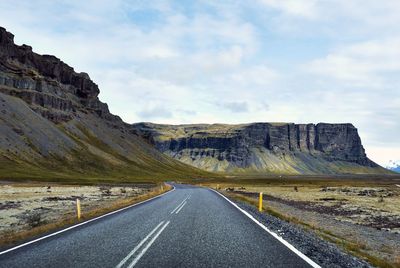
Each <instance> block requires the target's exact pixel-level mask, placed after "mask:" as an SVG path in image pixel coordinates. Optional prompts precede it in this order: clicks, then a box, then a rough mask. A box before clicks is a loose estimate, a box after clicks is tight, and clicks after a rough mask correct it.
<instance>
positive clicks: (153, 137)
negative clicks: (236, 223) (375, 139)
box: [132, 123, 390, 174]
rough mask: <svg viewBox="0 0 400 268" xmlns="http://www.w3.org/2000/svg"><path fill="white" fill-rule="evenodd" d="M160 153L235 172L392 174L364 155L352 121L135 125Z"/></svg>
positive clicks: (204, 167)
mask: <svg viewBox="0 0 400 268" xmlns="http://www.w3.org/2000/svg"><path fill="white" fill-rule="evenodd" d="M132 128H133V129H134V130H135V131H136V133H138V134H139V135H141V136H143V137H144V138H146V139H147V140H148V141H149V142H150V143H152V144H154V146H155V147H156V148H157V149H158V150H160V151H161V152H163V153H165V154H166V155H169V156H171V157H173V158H175V159H177V160H180V161H181V162H183V163H186V164H190V165H192V166H194V167H198V168H201V169H204V170H207V171H213V172H224V173H233V174H257V173H264V174H271V173H272V174H349V173H350V174H354V173H355V174H363V173H369V174H370V173H390V171H388V170H386V169H384V168H382V167H380V166H378V165H377V164H376V163H374V162H372V161H371V160H370V159H369V158H368V157H367V156H366V154H365V150H364V148H363V146H362V144H361V139H360V137H359V135H358V132H357V129H356V128H355V127H354V126H353V125H351V124H325V123H320V124H317V125H314V124H293V123H252V124H242V125H225V124H213V125H207V124H198V125H158V124H152V123H138V124H134V125H133V126H132Z"/></svg>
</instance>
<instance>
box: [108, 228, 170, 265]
mask: <svg viewBox="0 0 400 268" xmlns="http://www.w3.org/2000/svg"><path fill="white" fill-rule="evenodd" d="M162 224H164V221H162V222H160V223H159V224H158V225H157V226H156V227H155V228H154V229H153V230H152V231H151V232H150V233H149V234H148V235H147V236H146V237H145V238H144V239H143V240H142V241H140V243H139V244H138V245H137V246H136V247H135V248H134V249H133V250H132V251H131V252H129V254H128V255H126V257H125V258H124V259H123V260H122V261H121V262H120V263H118V265H117V266H115V268H121V267H122V266H123V265H124V264H125V262H126V261H127V260H129V258H130V257H132V255H133V254H135V252H136V251H137V250H138V249H139V248H140V247H141V246H142V245H143V244H144V243H145V242H146V241H147V239H149V238H150V236H152V235H153V234H154V232H155V231H157V229H158V227H160V226H161V225H162Z"/></svg>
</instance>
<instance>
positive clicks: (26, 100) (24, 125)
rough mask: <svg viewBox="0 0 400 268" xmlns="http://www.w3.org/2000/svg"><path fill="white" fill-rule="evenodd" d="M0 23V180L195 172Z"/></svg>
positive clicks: (83, 79)
mask: <svg viewBox="0 0 400 268" xmlns="http://www.w3.org/2000/svg"><path fill="white" fill-rule="evenodd" d="M13 39H14V36H13V35H12V34H11V33H9V32H7V31H6V30H5V29H4V28H0V133H1V137H0V179H41V180H64V181H85V180H86V181H115V180H118V181H121V182H123V181H132V180H134V181H138V180H157V179H168V178H187V177H192V178H193V177H202V176H206V175H209V174H208V173H206V172H204V171H201V170H198V169H196V168H193V167H191V166H188V165H186V164H183V163H181V162H179V161H176V160H174V159H172V158H170V157H168V156H166V155H164V154H162V153H160V152H159V151H157V150H156V149H154V148H153V147H152V146H150V145H149V144H148V143H147V142H146V141H144V140H143V139H142V138H141V137H139V136H137V135H136V134H135V133H134V132H133V131H132V130H131V127H130V126H129V125H128V124H126V123H124V122H123V121H122V120H121V119H120V118H119V117H118V116H115V115H112V114H111V113H110V112H109V110H108V107H107V105H106V104H105V103H102V102H101V101H100V100H99V99H98V94H99V88H98V86H97V85H96V84H95V83H94V82H93V81H92V80H91V79H90V78H89V75H88V74H86V73H76V72H75V71H74V69H73V68H72V67H70V66H68V65H67V64H65V63H64V62H62V61H61V60H60V59H58V58H56V57H54V56H50V55H38V54H36V53H34V52H33V51H32V48H31V47H30V46H27V45H22V46H18V45H15V44H14V40H13Z"/></svg>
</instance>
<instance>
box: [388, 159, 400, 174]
mask: <svg viewBox="0 0 400 268" xmlns="http://www.w3.org/2000/svg"><path fill="white" fill-rule="evenodd" d="M386 168H387V169H389V170H391V171H394V172H397V173H400V160H397V161H394V160H390V161H389V163H388V165H387V166H386Z"/></svg>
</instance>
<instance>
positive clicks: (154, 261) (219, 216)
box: [0, 185, 310, 268]
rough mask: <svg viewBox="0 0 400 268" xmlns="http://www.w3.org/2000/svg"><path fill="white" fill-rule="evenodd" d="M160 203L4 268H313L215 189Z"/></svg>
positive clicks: (180, 192)
mask: <svg viewBox="0 0 400 268" xmlns="http://www.w3.org/2000/svg"><path fill="white" fill-rule="evenodd" d="M174 186H175V190H174V191H172V192H170V193H168V194H165V195H163V196H161V197H159V198H155V199H153V200H151V201H148V202H145V203H142V204H140V205H137V206H134V207H131V208H129V209H126V210H123V211H121V212H118V213H115V214H112V215H109V216H106V217H103V218H101V219H98V220H95V221H92V222H90V223H87V224H84V225H81V226H79V227H76V228H73V229H70V230H68V231H66V232H63V233H60V234H57V235H55V236H51V237H48V238H46V239H43V240H40V241H38V242H35V243H32V244H29V245H27V246H24V247H21V248H18V249H15V250H12V251H10V252H7V253H4V254H1V253H0V254H1V255H0V267H8V268H10V267H118V268H125V267H129V268H131V267H310V264H309V263H307V262H306V261H305V260H304V258H301V257H299V255H297V254H296V253H295V252H294V251H292V250H290V249H289V248H288V247H287V246H285V245H284V244H283V243H281V242H280V241H278V240H277V239H276V238H275V237H273V236H272V235H271V234H269V233H268V232H266V231H265V230H264V229H263V228H261V227H260V226H259V225H257V224H256V223H255V222H254V221H252V220H251V219H250V218H248V217H247V216H246V215H244V214H243V213H242V212H241V211H239V210H238V209H237V208H235V207H234V206H233V205H232V204H230V203H229V202H228V201H227V200H226V199H225V198H223V197H222V196H220V195H219V194H217V193H215V192H213V191H212V190H210V189H206V188H200V187H195V186H187V185H174Z"/></svg>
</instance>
